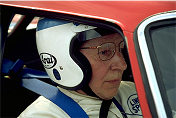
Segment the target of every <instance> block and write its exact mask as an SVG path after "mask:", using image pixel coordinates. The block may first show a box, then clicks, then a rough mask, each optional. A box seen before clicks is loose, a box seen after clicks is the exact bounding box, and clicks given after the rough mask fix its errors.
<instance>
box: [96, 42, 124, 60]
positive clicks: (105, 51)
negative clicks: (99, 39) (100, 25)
mask: <svg viewBox="0 0 176 118" xmlns="http://www.w3.org/2000/svg"><path fill="white" fill-rule="evenodd" d="M117 47H118V49H117V51H118V52H121V50H122V49H123V48H124V42H120V44H119V45H118V46H117ZM115 52H116V45H115V44H114V43H104V44H102V45H101V46H100V47H99V48H98V54H99V57H100V59H101V60H103V61H105V60H109V59H111V58H112V57H113V56H114V54H115Z"/></svg>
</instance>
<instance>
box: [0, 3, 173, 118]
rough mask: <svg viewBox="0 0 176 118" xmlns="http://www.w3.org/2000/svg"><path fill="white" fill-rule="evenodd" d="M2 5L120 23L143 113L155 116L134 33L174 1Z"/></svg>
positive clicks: (169, 8)
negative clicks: (141, 70) (139, 26)
mask: <svg viewBox="0 0 176 118" xmlns="http://www.w3.org/2000/svg"><path fill="white" fill-rule="evenodd" d="M0 4H1V5H4V6H11V7H18V8H25V9H31V10H40V11H49V12H55V13H61V14H69V15H73V16H80V17H86V18H91V19H98V20H104V21H106V22H111V23H113V24H115V25H118V26H119V27H120V28H121V29H122V30H123V33H124V35H125V37H126V38H127V44H128V51H129V57H130V62H131V67H132V72H133V77H134V81H135V84H136V88H137V93H138V96H139V101H140V105H141V109H142V113H143V116H144V117H146V118H150V117H152V115H151V111H150V108H149V105H148V102H147V98H146V96H147V95H146V92H145V89H144V85H143V81H142V77H141V72H140V68H139V64H138V60H137V56H136V51H135V47H134V41H133V33H134V31H135V29H136V27H137V26H138V25H139V24H140V22H142V21H143V20H144V19H146V18H147V17H149V16H151V15H154V14H157V13H161V12H166V11H172V10H175V9H176V2H175V1H1V2H0Z"/></svg>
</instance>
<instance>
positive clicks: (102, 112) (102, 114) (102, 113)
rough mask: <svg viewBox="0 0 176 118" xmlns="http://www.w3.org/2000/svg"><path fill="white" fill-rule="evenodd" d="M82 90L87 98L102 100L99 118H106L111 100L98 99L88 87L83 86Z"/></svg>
mask: <svg viewBox="0 0 176 118" xmlns="http://www.w3.org/2000/svg"><path fill="white" fill-rule="evenodd" d="M82 90H83V91H84V92H85V93H86V94H87V95H89V96H93V97H97V98H99V99H101V100H103V102H102V104H101V108H100V113H99V118H107V116H108V112H109V107H110V106H111V103H112V99H110V100H104V99H102V98H100V97H99V96H97V95H96V94H95V93H94V92H93V91H92V89H91V88H90V86H89V85H86V86H84V87H83V88H82Z"/></svg>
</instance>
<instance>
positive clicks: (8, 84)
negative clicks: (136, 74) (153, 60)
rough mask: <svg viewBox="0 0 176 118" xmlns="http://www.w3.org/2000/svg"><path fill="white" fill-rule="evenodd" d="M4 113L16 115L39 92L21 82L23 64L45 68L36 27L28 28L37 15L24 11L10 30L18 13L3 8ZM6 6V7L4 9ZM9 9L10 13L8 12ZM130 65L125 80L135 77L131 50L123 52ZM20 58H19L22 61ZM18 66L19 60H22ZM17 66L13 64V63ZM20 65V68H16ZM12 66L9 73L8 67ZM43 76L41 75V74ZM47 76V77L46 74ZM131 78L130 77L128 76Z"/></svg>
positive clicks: (42, 78) (30, 67)
mask: <svg viewBox="0 0 176 118" xmlns="http://www.w3.org/2000/svg"><path fill="white" fill-rule="evenodd" d="M1 10H2V12H1V24H0V27H1V46H2V47H1V51H2V52H1V54H3V55H2V57H3V58H2V59H1V61H2V62H1V67H2V68H1V117H17V116H18V115H19V114H20V113H21V112H22V111H23V110H24V109H25V108H26V107H27V106H28V105H30V104H31V103H32V102H33V101H34V100H36V99H37V98H38V97H39V96H40V95H39V94H37V93H35V92H33V91H31V90H28V89H26V88H24V87H22V86H21V79H22V78H21V76H20V72H21V71H22V70H23V69H24V68H29V69H32V70H36V71H37V70H39V71H41V72H45V70H44V68H43V66H42V63H41V61H40V57H39V55H38V52H37V47H36V42H35V38H36V37H35V33H36V28H34V29H28V30H27V29H26V27H27V26H28V25H29V24H30V23H31V21H32V20H33V19H34V16H33V15H23V16H22V17H21V18H20V20H19V21H18V22H17V24H16V25H15V27H14V28H13V29H12V31H11V32H10V33H8V29H9V26H10V23H11V21H12V19H13V17H14V16H15V14H16V13H13V12H9V11H8V10H6V9H4V11H3V9H1ZM5 10H6V11H5ZM7 12H8V13H7ZM124 57H125V59H126V62H127V65H128V68H127V70H126V71H125V72H124V75H123V80H124V81H127V80H128V81H133V76H132V72H131V67H130V61H129V58H128V53H127V51H126V53H124ZM19 60H20V61H19ZM20 62H21V66H20V67H16V65H15V64H16V63H20ZM13 66H14V67H13ZM12 67H13V68H18V69H17V70H18V71H15V70H13V68H12ZM10 69H11V71H10V73H9V70H10ZM38 76H40V75H38ZM45 77H46V78H45ZM45 77H41V78H40V77H39V78H37V79H40V80H41V81H43V82H46V83H48V84H51V85H53V86H56V85H55V84H54V83H53V82H52V81H51V80H50V79H49V78H48V77H47V76H45ZM126 78H128V79H126Z"/></svg>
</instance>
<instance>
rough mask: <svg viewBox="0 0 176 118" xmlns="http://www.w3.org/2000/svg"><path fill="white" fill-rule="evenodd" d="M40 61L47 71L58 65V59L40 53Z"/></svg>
mask: <svg viewBox="0 0 176 118" xmlns="http://www.w3.org/2000/svg"><path fill="white" fill-rule="evenodd" d="M40 59H41V61H42V63H43V65H44V67H45V68H46V69H50V68H52V67H54V66H55V65H56V62H57V61H56V58H55V57H54V56H53V55H51V54H49V53H40Z"/></svg>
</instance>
